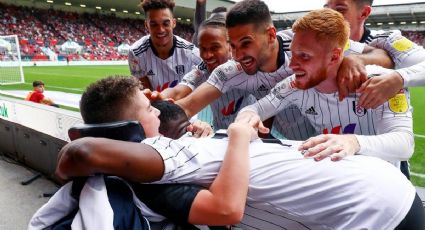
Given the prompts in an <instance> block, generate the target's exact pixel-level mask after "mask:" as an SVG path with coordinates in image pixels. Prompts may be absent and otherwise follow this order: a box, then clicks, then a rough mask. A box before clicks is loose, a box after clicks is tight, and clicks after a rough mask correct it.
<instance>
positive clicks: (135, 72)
mask: <svg viewBox="0 0 425 230" xmlns="http://www.w3.org/2000/svg"><path fill="white" fill-rule="evenodd" d="M144 38H145V37H143V38H142V39H140V40H139V41H137V42H136V43H137V44H136V43H135V44H134V46H140V47H146V46H148V44H146V43H147V42H149V41H147V40H145V39H144ZM128 66H129V68H130V74H131V75H132V76H133V77H136V78H139V79H140V78H142V77H146V76H147V72H146V68H143V67H142V65H141V63H140V60H139V58H137V56H136V55H135V54H134V50H133V49H130V50H129V52H128Z"/></svg>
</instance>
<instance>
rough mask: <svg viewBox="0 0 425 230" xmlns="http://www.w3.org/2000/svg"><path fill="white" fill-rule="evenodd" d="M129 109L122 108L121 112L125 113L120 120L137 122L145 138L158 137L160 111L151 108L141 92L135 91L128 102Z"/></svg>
mask: <svg viewBox="0 0 425 230" xmlns="http://www.w3.org/2000/svg"><path fill="white" fill-rule="evenodd" d="M128 105H131V108H129V107H127V106H124V108H126V109H123V110H122V111H124V110H125V111H127V112H128V114H125V115H124V118H122V120H137V121H139V122H140V124H141V125H142V127H143V129H144V131H145V134H146V137H154V136H158V135H159V131H158V129H159V125H160V121H159V118H158V116H159V115H160V111H159V110H158V109H156V108H155V107H153V106H152V105H151V103H150V101H149V99H148V98H147V97H146V96H145V95H144V94H143V92H142V91H141V90H137V92H135V95H134V97H133V99H132V100H131V101H130V102H129V104H128Z"/></svg>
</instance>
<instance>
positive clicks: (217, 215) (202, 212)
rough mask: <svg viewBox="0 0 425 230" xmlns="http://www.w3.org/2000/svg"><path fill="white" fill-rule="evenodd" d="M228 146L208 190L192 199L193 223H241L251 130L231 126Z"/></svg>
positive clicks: (191, 214) (239, 126)
mask: <svg viewBox="0 0 425 230" xmlns="http://www.w3.org/2000/svg"><path fill="white" fill-rule="evenodd" d="M227 133H228V136H229V143H228V146H227V150H226V155H225V158H224V160H223V163H222V165H221V168H220V171H219V173H218V175H217V177H216V178H215V180H214V181H213V183H212V184H211V186H210V188H209V190H202V191H200V192H199V193H198V195H197V196H196V197H195V200H194V202H193V204H192V207H191V209H190V213H189V222H190V223H192V224H208V225H228V224H236V223H239V222H240V221H241V220H242V217H243V213H244V209H245V202H246V198H247V193H248V183H249V150H248V148H249V142H250V140H251V139H254V137H255V136H256V131H255V130H254V128H252V127H250V126H247V125H246V124H243V123H232V124H231V125H230V126H229V128H228V129H227Z"/></svg>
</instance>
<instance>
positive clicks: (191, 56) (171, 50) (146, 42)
mask: <svg viewBox="0 0 425 230" xmlns="http://www.w3.org/2000/svg"><path fill="white" fill-rule="evenodd" d="M174 5H175V2H174V0H144V1H142V3H141V4H140V6H141V7H142V8H143V10H144V12H145V15H146V20H145V26H146V28H147V29H148V31H149V35H146V36H144V37H142V38H141V39H140V40H138V41H137V42H135V43H134V44H133V45H132V46H131V48H130V51H129V54H128V63H129V66H130V72H131V75H133V76H134V77H136V78H138V79H139V80H140V81H141V82H142V84H143V86H144V88H145V89H150V90H156V91H158V92H161V91H162V90H164V89H166V88H169V87H174V86H176V85H177V83H178V82H179V81H180V80H181V78H182V77H183V76H184V75H185V74H186V73H187V72H189V71H190V70H191V68H192V66H194V65H197V64H199V63H200V62H201V59H200V58H199V50H198V49H197V48H196V47H195V46H194V45H193V44H192V43H190V42H187V41H185V40H184V39H182V38H180V37H179V36H176V35H174V34H173V29H174V27H175V26H176V20H175V19H174V18H173V9H174Z"/></svg>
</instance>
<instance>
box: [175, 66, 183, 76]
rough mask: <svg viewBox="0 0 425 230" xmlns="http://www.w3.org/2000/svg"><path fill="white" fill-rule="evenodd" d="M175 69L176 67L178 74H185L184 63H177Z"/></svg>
mask: <svg viewBox="0 0 425 230" xmlns="http://www.w3.org/2000/svg"><path fill="white" fill-rule="evenodd" d="M175 69H176V73H177V75H179V76H183V75H184V65H176V67H175Z"/></svg>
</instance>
